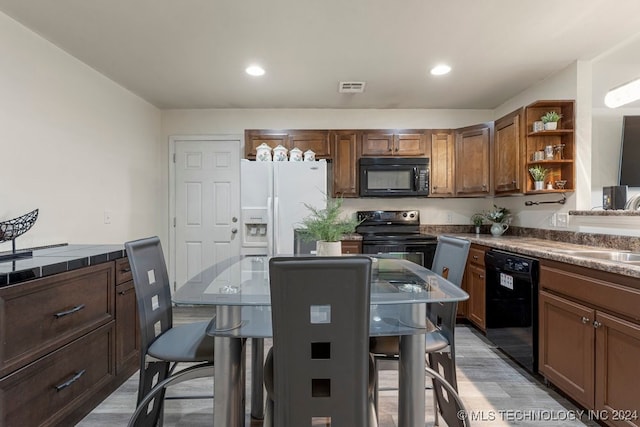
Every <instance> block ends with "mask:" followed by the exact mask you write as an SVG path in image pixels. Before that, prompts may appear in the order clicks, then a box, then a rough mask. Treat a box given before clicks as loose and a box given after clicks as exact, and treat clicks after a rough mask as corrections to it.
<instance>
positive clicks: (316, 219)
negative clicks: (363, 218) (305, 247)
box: [300, 198, 360, 256]
mask: <svg viewBox="0 0 640 427" xmlns="http://www.w3.org/2000/svg"><path fill="white" fill-rule="evenodd" d="M305 207H306V208H307V209H309V211H310V212H311V213H310V215H309V216H307V217H306V218H304V219H303V220H302V226H303V227H304V229H303V230H300V231H301V235H302V238H303V239H305V240H316V254H317V255H324V256H338V255H340V254H342V247H341V242H340V240H341V239H342V236H344V235H345V234H349V233H353V232H355V230H356V226H357V225H358V224H359V223H360V222H359V221H357V220H356V219H354V218H343V217H342V199H340V198H339V199H328V200H327V207H326V208H325V209H318V208H315V207H313V206H310V205H308V204H306V203H305Z"/></svg>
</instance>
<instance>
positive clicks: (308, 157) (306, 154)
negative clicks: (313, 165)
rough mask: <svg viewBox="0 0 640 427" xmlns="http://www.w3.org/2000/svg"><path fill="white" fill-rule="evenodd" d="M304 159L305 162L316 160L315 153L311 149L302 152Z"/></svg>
mask: <svg viewBox="0 0 640 427" xmlns="http://www.w3.org/2000/svg"><path fill="white" fill-rule="evenodd" d="M304 161H305V162H315V161H316V153H314V152H313V151H311V150H307V151H305V152H304Z"/></svg>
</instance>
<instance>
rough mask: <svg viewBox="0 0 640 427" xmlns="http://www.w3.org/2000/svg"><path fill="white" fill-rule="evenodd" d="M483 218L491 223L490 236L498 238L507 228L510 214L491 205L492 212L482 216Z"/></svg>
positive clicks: (506, 210)
mask: <svg viewBox="0 0 640 427" xmlns="http://www.w3.org/2000/svg"><path fill="white" fill-rule="evenodd" d="M484 217H485V218H486V219H488V220H489V221H491V222H492V223H493V224H492V225H491V234H492V235H494V236H500V235H502V233H504V232H505V231H507V228H509V220H510V219H511V213H510V212H509V209H507V208H503V207H499V206H496V205H493V210H492V211H489V212H487V213H485V214H484Z"/></svg>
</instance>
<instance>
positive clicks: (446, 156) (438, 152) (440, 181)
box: [429, 131, 455, 197]
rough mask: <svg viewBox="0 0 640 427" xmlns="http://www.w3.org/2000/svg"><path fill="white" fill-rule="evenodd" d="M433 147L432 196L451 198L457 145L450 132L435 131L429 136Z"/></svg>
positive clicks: (453, 189) (453, 188) (430, 177)
mask: <svg viewBox="0 0 640 427" xmlns="http://www.w3.org/2000/svg"><path fill="white" fill-rule="evenodd" d="M429 143H430V145H431V160H430V163H431V165H430V168H431V171H430V175H429V180H430V183H431V190H430V195H432V196H436V197H451V196H453V195H454V192H455V187H454V178H455V163H454V154H455V144H454V140H453V134H452V133H451V132H450V131H433V132H431V134H430V135H429Z"/></svg>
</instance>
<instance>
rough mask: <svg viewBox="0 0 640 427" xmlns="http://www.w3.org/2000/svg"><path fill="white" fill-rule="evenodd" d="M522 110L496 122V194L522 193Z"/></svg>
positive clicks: (494, 163) (494, 157) (494, 151)
mask: <svg viewBox="0 0 640 427" xmlns="http://www.w3.org/2000/svg"><path fill="white" fill-rule="evenodd" d="M522 120H523V119H522V109H520V110H517V111H514V112H513V113H511V114H509V115H507V116H505V117H502V118H501V119H498V120H496V125H495V129H496V135H495V140H494V145H493V159H494V161H493V165H494V169H493V180H494V184H493V188H494V191H495V193H496V194H505V193H517V192H520V191H522V183H521V176H522V170H523V168H524V162H523V159H522V154H521V153H522V144H523V140H524V137H523V133H522Z"/></svg>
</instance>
